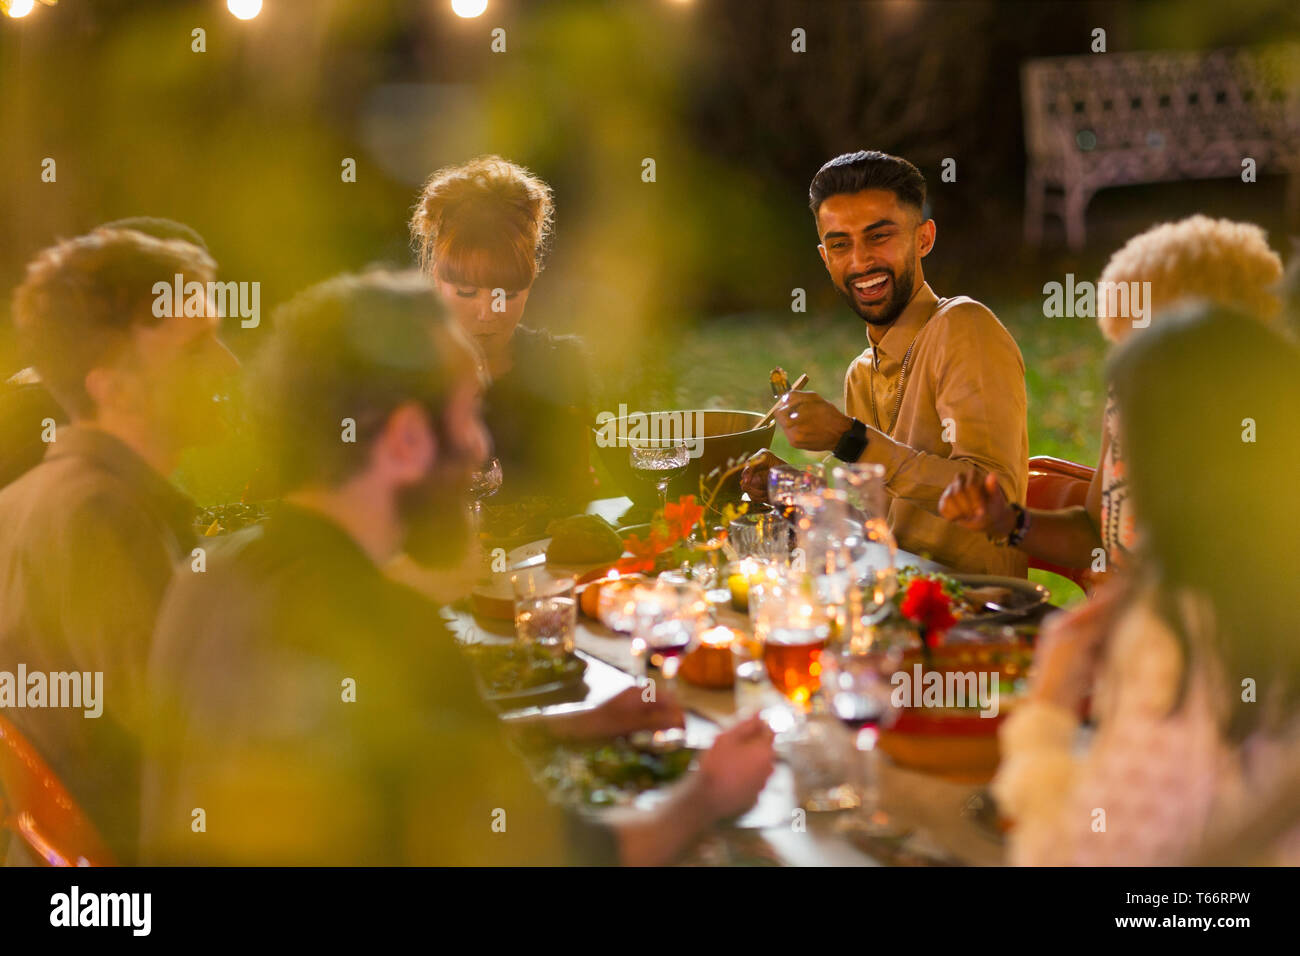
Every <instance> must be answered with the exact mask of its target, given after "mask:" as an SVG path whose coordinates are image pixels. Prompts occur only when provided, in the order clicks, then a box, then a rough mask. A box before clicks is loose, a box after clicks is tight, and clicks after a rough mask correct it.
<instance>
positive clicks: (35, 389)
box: [0, 216, 208, 488]
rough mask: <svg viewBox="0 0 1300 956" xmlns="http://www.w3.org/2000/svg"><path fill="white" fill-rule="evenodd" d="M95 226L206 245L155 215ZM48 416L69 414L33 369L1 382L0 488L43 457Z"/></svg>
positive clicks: (64, 418)
mask: <svg viewBox="0 0 1300 956" xmlns="http://www.w3.org/2000/svg"><path fill="white" fill-rule="evenodd" d="M98 229H130V230H132V231H134V232H142V233H144V234H145V235H146V236H153V237H154V238H155V239H180V240H183V241H184V242H188V243H189V244H190V245H192V246H195V247H197V248H199V249H202V250H203V251H204V252H206V251H207V248H208V247H207V245H206V244H205V243H204V241H203V237H202V236H200V235H199V234H198V233H197V232H195V231H194V230H193V229H191V228H190V227H189V226H187V225H185V224H184V223H179V222H175V221H174V220H171V219H160V218H157V217H155V216H132V217H130V218H128V219H115V220H113V221H112V222H106V223H104V225H102V226H99V227H98ZM47 418H48V419H53V420H54V422H55V423H56V424H57V425H66V424H67V423H68V413H67V412H65V411H64V410H63V408H62V407H61V406H60V405H59V403H58V402H57V401H55V399H54V396H53V395H51V394H50V390H49V389H48V388H46V387H45V385H44V384H43V383H42V382H41V376H40V374H39V373H38V372H37V371H36V369H34V368H32V367H31V366H28V367H27V368H24V369H20V370H19V371H17V372H15V373H14V374H13V375H11V376H9V378H7V379H6V380H5V381H4V382H2V383H0V488H3V487H4V486H5V485H7V484H9V483H10V482H11V481H13V480H14V479H15V478H18V477H19V476H20V475H23V474H25V473H27V472H28V471H31V470H32V469H33V468H35V467H36V466H37V465H38V464H40V461H41V459H42V458H44V457H45V450H46V448H47V447H48V446H47V444H46V443H45V442H44V441H42V440H41V433H42V431H44V428H43V426H42V423H43V422H44V421H45V420H46V419H47Z"/></svg>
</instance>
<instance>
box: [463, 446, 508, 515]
mask: <svg viewBox="0 0 1300 956" xmlns="http://www.w3.org/2000/svg"><path fill="white" fill-rule="evenodd" d="M501 482H502V476H501V459H499V458H491V459H489V460H488V461H486V462H484V463H483V465H482V466H480V467H479V468H478V469H477V470H476V471H475V472H474V473H473V474H472V475H471V476H470V480H469V496H470V500H471V505H470V510H471V512H472V513H473V515H474V522H475V526H477V524H478V522H479V521H480V520H481V516H482V513H483V499H484V498H490V497H492V496H493V495H495V494H496V493H497V492H498V491H500V490H501Z"/></svg>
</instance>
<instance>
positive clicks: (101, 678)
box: [0, 229, 235, 862]
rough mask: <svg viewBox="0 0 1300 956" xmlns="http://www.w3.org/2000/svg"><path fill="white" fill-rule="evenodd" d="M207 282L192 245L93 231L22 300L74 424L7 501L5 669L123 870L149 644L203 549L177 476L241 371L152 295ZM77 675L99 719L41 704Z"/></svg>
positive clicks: (52, 758) (206, 333)
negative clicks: (93, 697)
mask: <svg viewBox="0 0 1300 956" xmlns="http://www.w3.org/2000/svg"><path fill="white" fill-rule="evenodd" d="M214 271H215V266H214V263H213V262H212V260H211V258H209V257H208V255H207V254H206V253H205V252H203V251H202V250H201V249H199V248H197V247H196V246H193V245H191V244H190V243H187V242H182V241H179V240H160V239H156V238H153V237H151V236H146V235H144V234H142V233H139V232H135V231H131V230H108V229H106V230H97V231H96V232H93V233H91V234H90V235H87V236H83V237H80V238H77V239H72V240H69V241H66V242H61V243H59V244H58V245H56V246H53V247H51V248H50V249H47V250H45V251H44V252H42V253H41V254H40V255H38V256H37V257H36V258H35V259H34V260H33V261H32V263H31V264H30V265H29V266H28V269H27V275H26V278H25V279H24V280H23V283H22V285H20V286H19V288H18V290H17V292H16V293H15V297H14V315H15V321H16V323H17V326H18V333H19V336H20V340H21V342H22V345H23V347H24V349H25V351H26V353H27V355H28V356H29V358H30V359H31V361H32V363H33V365H34V366H35V369H36V371H37V372H38V373H39V375H40V380H41V381H42V382H43V384H44V386H45V388H47V389H48V390H49V392H50V394H51V395H53V397H54V399H55V400H56V401H57V403H58V405H59V406H61V407H62V408H63V409H66V410H67V412H68V414H69V416H70V417H71V419H72V422H71V424H69V425H62V424H57V423H56V422H55V421H53V419H51V420H50V421H49V422H48V423H47V424H46V425H45V426H44V427H43V428H42V434H41V438H42V439H43V440H44V441H46V442H47V444H48V450H47V452H46V454H45V459H44V461H42V462H41V463H40V464H39V465H37V466H36V467H35V468H33V469H31V470H30V471H28V472H27V473H26V474H24V475H23V476H22V477H21V478H19V479H18V480H17V481H15V482H14V483H13V484H11V485H9V486H8V487H7V488H5V489H4V491H3V492H2V493H0V672H6V673H9V674H15V673H17V672H18V671H19V670H20V668H21V670H22V671H24V672H25V673H26V674H27V675H28V678H27V681H26V683H27V684H28V686H26V687H19V688H17V690H18V693H20V694H24V695H25V698H24V700H23V702H22V706H21V707H20V706H17V702H16V701H2V700H0V703H3V704H4V705H5V706H6V711H5V714H6V716H7V717H9V719H10V720H12V721H13V722H14V723H15V724H16V725H17V726H18V728H19V729H20V730H21V731H22V732H23V733H24V734H25V735H27V737H28V738H29V739H30V741H31V742H32V743H33V745H34V746H35V747H36V748H37V750H39V751H40V753H41V754H42V755H43V756H44V757H45V759H46V761H47V762H48V763H49V764H50V765H51V766H52V767H53V769H54V770H55V772H56V773H57V774H58V775H59V777H60V778H61V779H62V781H63V782H64V784H65V785H66V786H67V787H68V789H69V790H70V791H71V792H72V794H73V796H74V797H76V798H77V800H78V802H79V803H80V804H81V806H82V809H83V810H85V811H86V813H87V814H88V815H89V817H90V818H91V820H92V821H93V822H94V823H95V824H96V825H97V826H98V828H99V829H100V831H101V833H102V835H103V836H104V838H105V840H106V841H107V843H108V845H109V846H110V848H111V849H112V850H113V851H114V853H115V854H116V856H117V858H118V860H119V862H130V861H131V860H132V858H133V856H134V851H135V847H136V843H137V833H136V820H137V808H138V789H139V744H138V734H139V730H140V716H141V712H142V710H143V704H142V700H141V695H142V693H143V685H144V678H145V668H146V663H147V660H148V647H149V642H150V639H151V636H152V634H153V629H154V623H155V617H156V614H157V609H158V605H159V602H160V601H161V599H162V595H163V591H164V589H165V588H166V585H167V582H168V580H169V578H170V576H171V572H172V566H173V565H174V564H175V563H176V562H177V561H179V560H181V559H188V557H189V555H190V549H191V547H192V545H193V541H192V530H191V527H190V522H191V518H192V506H191V503H190V501H189V500H188V499H187V498H186V497H185V496H184V495H182V494H181V492H180V491H178V490H177V489H176V488H175V487H174V486H172V485H171V484H170V483H169V482H168V480H167V478H166V476H167V475H168V474H170V473H171V471H172V469H173V468H174V467H175V465H176V463H177V460H178V458H179V456H180V454H181V452H182V451H183V450H184V449H185V448H186V447H188V446H190V445H191V444H193V443H195V442H197V441H199V440H202V439H204V438H207V437H210V436H211V435H212V434H213V433H214V432H215V431H216V425H217V423H218V421H219V419H218V418H216V417H215V416H216V411H215V410H216V406H215V404H214V402H213V401H212V396H213V395H214V394H215V393H216V391H217V390H218V388H219V383H220V381H221V379H222V378H223V376H225V375H226V374H228V373H230V372H231V371H232V370H233V368H234V366H235V361H234V357H233V356H232V355H231V354H230V353H229V352H227V351H226V349H225V348H224V346H222V345H221V343H220V341H219V340H218V339H217V337H216V328H217V319H216V318H215V317H211V316H204V317H195V316H185V315H171V314H168V315H161V316H160V315H159V314H158V310H157V309H156V301H155V294H154V284H155V283H157V282H165V283H167V284H169V285H170V284H171V283H172V282H173V280H174V277H175V276H177V275H182V276H183V277H184V279H185V281H197V282H207V281H209V280H211V279H212V277H213V274H214ZM74 673H75V674H78V675H80V678H79V683H81V684H82V685H83V686H82V687H81V688H80V689H81V691H82V697H83V703H84V702H85V701H84V698H85V696H86V693H87V692H91V693H93V688H95V687H102V699H100V700H98V701H97V702H96V703H95V706H94V707H93V708H90V710H92V711H93V710H94V709H101V710H102V712H101V714H100V715H99V716H87V715H86V712H87V708H86V707H84V706H83V707H69V706H66V705H64V706H55V705H56V704H59V703H60V702H58V701H54V700H52V699H50V698H48V697H47V698H46V699H45V700H38V699H37V697H36V696H35V695H34V693H33V692H34V690H35V688H36V686H38V684H39V682H40V681H44V683H45V684H46V688H47V691H52V690H53V688H54V686H55V683H56V679H55V677H54V676H52V675H56V674H65V675H70V674H74ZM37 674H39V675H44V676H43V677H41V678H39V679H38V680H37V683H33V677H32V676H31V675H37ZM63 703H64V704H66V702H63ZM9 708H12V709H9Z"/></svg>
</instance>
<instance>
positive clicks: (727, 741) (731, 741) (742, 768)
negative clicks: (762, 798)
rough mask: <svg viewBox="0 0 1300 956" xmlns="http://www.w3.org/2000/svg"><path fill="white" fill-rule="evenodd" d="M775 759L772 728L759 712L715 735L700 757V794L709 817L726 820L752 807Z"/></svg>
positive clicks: (770, 773) (770, 771) (770, 772)
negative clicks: (706, 804)
mask: <svg viewBox="0 0 1300 956" xmlns="http://www.w3.org/2000/svg"><path fill="white" fill-rule="evenodd" d="M775 759H776V755H775V751H774V750H773V748H772V730H771V728H770V727H768V725H767V722H766V721H765V720H763V719H762V717H761V716H759V715H758V714H755V715H754V716H752V717H749V718H747V719H745V720H742V721H740V722H739V723H737V724H735V725H734V726H732V727H730V728H728V729H727V730H724V731H723V732H722V733H720V734H718V736H717V738H716V739H715V740H714V741H713V746H712V747H710V748H709V750H708V752H707V753H705V754H704V755H703V756H702V757H701V758H700V771H699V784H700V793H701V795H702V797H703V799H704V800H706V801H707V802H708V806H709V809H710V811H711V816H712V817H713V818H714V819H715V820H725V819H727V818H729V817H734V816H737V815H738V814H741V813H743V812H745V811H746V810H748V809H749V808H750V807H752V806H753V805H754V801H756V800H757V799H758V795H759V794H760V793H761V792H762V791H763V787H764V785H766V783H767V778H768V777H770V776H771V775H772V766H773V762H774V760H775Z"/></svg>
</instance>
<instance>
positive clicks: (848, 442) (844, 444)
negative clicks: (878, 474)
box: [831, 418, 867, 464]
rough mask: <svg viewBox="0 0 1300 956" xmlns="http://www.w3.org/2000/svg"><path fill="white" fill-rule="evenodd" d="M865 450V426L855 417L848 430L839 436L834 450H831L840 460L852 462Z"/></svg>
mask: <svg viewBox="0 0 1300 956" xmlns="http://www.w3.org/2000/svg"><path fill="white" fill-rule="evenodd" d="M866 450H867V426H866V425H864V424H863V423H862V422H860V421H858V420H857V419H856V418H855V419H853V424H852V425H850V426H849V427H848V430H847V431H845V432H844V434H843V435H841V436H840V440H839V441H838V442H837V443H836V445H835V450H834V451H832V452H831V454H832V455H834V456H835V457H836V458H838V459H839V460H840V461H842V462H847V463H850V464H851V463H852V462H855V461H857V460H858V459H859V458H861V457H862V453H863V452H864V451H866Z"/></svg>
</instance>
